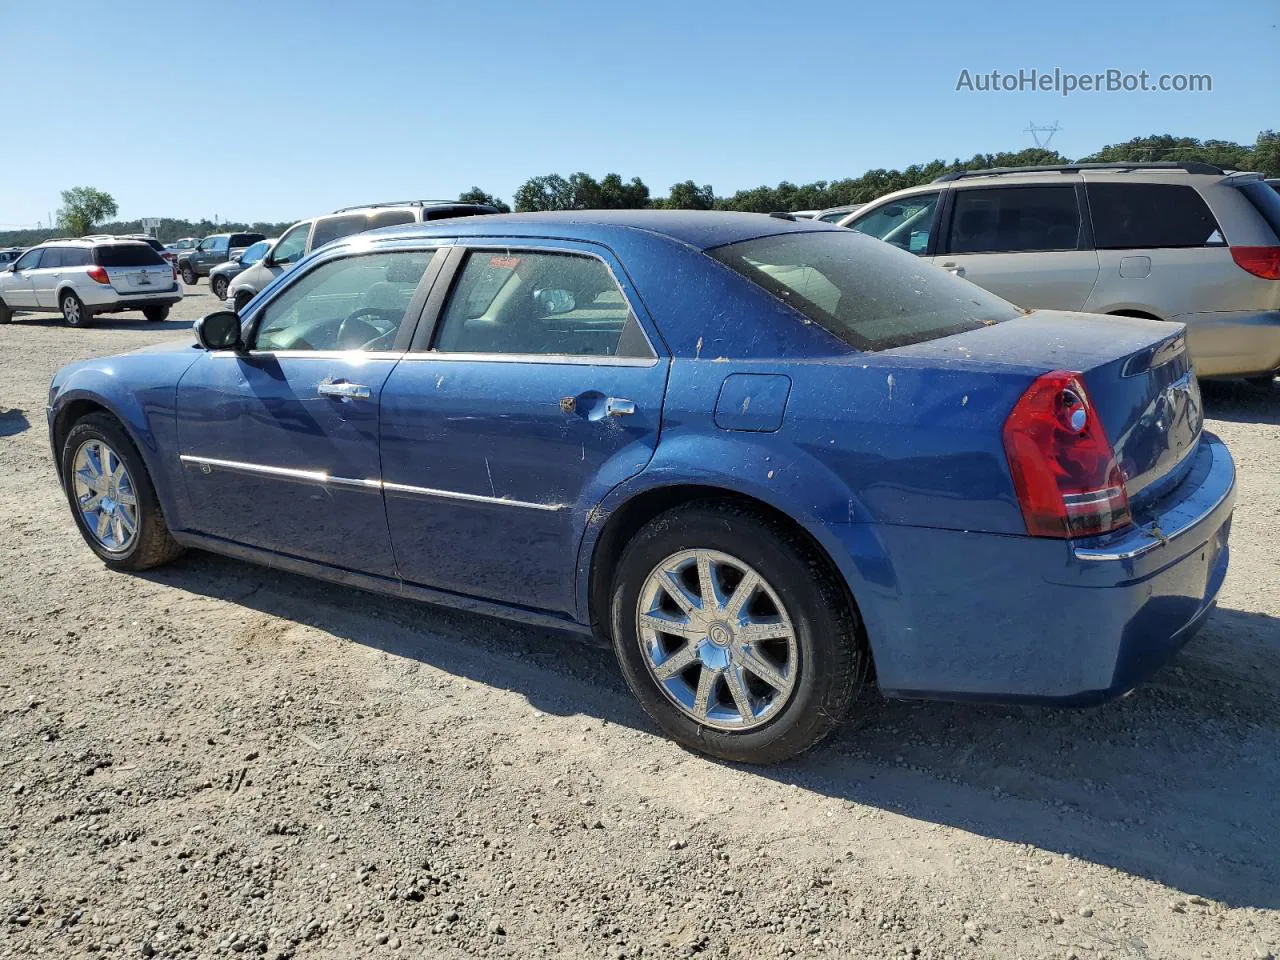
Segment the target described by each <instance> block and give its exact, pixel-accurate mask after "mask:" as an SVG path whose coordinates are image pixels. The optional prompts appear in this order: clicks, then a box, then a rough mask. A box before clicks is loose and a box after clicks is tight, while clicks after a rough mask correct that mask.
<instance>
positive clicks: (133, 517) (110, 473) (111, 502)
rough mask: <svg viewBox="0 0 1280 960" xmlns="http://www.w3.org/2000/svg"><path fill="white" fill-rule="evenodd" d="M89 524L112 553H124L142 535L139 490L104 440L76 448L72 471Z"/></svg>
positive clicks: (95, 534)
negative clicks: (139, 517) (139, 514)
mask: <svg viewBox="0 0 1280 960" xmlns="http://www.w3.org/2000/svg"><path fill="white" fill-rule="evenodd" d="M71 482H72V488H73V491H74V493H75V498H76V506H77V507H78V509H79V510H80V516H81V518H83V520H84V525H85V528H86V529H87V530H88V531H89V532H90V533H92V534H93V538H94V539H95V540H97V541H98V542H99V543H100V544H102V545H103V546H104V547H105V548H106V549H108V550H110V551H111V552H112V553H123V552H124V551H125V550H127V549H129V544H131V543H133V538H134V537H136V536H137V535H138V494H137V491H136V490H135V489H134V486H133V478H132V477H130V476H129V471H128V469H126V468H125V465H124V461H123V460H121V459H120V455H119V454H118V453H116V452H115V451H114V450H112V449H111V448H110V447H109V446H107V445H106V444H105V443H104V442H103V441H101V440H86V441H85V442H84V443H82V444H80V449H79V450H77V451H76V456H75V460H74V461H73V466H72V475H71Z"/></svg>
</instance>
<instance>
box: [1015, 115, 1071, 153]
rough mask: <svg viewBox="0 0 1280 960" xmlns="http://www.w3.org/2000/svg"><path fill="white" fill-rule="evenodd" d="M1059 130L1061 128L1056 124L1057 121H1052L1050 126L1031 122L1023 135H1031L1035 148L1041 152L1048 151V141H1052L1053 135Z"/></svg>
mask: <svg viewBox="0 0 1280 960" xmlns="http://www.w3.org/2000/svg"><path fill="white" fill-rule="evenodd" d="M1061 129H1062V127H1061V126H1060V125H1059V124H1058V121H1057V120H1055V121H1053V123H1052V124H1043V123H1036V122H1035V121H1034V120H1032V121H1031V123H1030V124H1029V125H1028V126H1027V129H1026V130H1024V131H1023V133H1029V134H1031V139H1032V140H1034V141H1035V142H1036V146H1037V147H1039V148H1040V149H1041V150H1048V149H1049V141H1050V140H1052V139H1053V135H1054V134H1055V133H1057V132H1058V131H1059V130H1061Z"/></svg>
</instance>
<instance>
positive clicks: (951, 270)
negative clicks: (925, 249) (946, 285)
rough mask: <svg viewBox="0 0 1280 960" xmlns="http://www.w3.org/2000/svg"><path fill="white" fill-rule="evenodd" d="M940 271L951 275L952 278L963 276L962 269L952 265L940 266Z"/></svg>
mask: <svg viewBox="0 0 1280 960" xmlns="http://www.w3.org/2000/svg"><path fill="white" fill-rule="evenodd" d="M942 269H943V270H945V271H947V273H949V274H951V275H952V276H953V277H963V276H964V267H961V266H957V265H956V264H954V263H944V264H943V265H942Z"/></svg>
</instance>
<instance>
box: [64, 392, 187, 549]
mask: <svg viewBox="0 0 1280 960" xmlns="http://www.w3.org/2000/svg"><path fill="white" fill-rule="evenodd" d="M62 484H63V488H64V490H65V491H66V494H67V502H68V503H69V504H70V505H71V513H72V515H73V516H74V517H75V521H76V526H77V527H78V528H79V530H80V535H81V536H83V537H84V540H85V543H87V544H89V548H90V549H91V550H93V552H94V553H96V554H97V555H98V556H99V557H100V558H101V559H102V561H103V562H104V563H105V564H106V565H107V566H108V567H111V568H112V569H116V570H145V569H147V568H148V567H155V566H159V565H160V564H162V563H168V562H169V561H170V560H173V559H174V558H175V557H177V556H178V555H179V554H181V553H182V548H181V547H180V546H178V544H177V543H175V542H174V539H173V537H172V536H170V534H169V527H168V526H167V525H166V523H165V520H164V514H163V513H162V512H161V510H160V503H159V501H158V500H157V499H156V492H155V488H154V487H153V486H152V484H151V478H150V476H148V474H147V468H146V466H145V465H144V464H143V462H142V457H141V456H140V455H139V453H138V449H137V447H135V446H134V445H133V441H132V440H130V439H129V436H128V434H126V433H125V431H124V428H123V427H121V426H120V423H119V421H117V420H116V419H115V418H114V417H112V416H110V415H109V414H105V413H93V414H90V415H88V416H86V417H84V418H82V419H81V420H80V421H78V422H77V423H76V425H75V426H73V427H72V428H71V431H70V432H69V433H68V434H67V439H66V442H65V443H64V444H63V445H62Z"/></svg>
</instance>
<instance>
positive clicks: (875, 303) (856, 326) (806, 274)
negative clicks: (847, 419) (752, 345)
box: [707, 230, 1018, 350]
mask: <svg viewBox="0 0 1280 960" xmlns="http://www.w3.org/2000/svg"><path fill="white" fill-rule="evenodd" d="M707 253H708V254H709V255H710V256H712V257H714V258H715V259H717V260H719V261H720V262H721V263H723V264H725V265H726V266H728V267H730V268H731V269H733V270H735V271H737V272H738V273H740V274H742V275H743V276H744V277H746V278H747V279H748V280H750V281H751V282H752V283H755V284H757V285H758V286H760V287H763V288H764V289H765V290H767V291H768V292H769V293H771V294H772V295H773V296H775V297H777V298H778V299H779V300H781V301H782V302H783V303H786V304H788V305H789V306H791V307H794V308H795V309H796V310H798V311H800V313H802V314H804V315H805V316H806V317H808V318H809V319H810V320H812V321H813V322H814V323H817V324H819V325H821V326H823V327H825V328H826V329H827V330H829V331H830V332H831V333H833V334H834V335H835V336H837V337H839V338H840V339H842V340H844V341H845V342H846V343H848V344H849V345H850V346H853V347H855V348H857V349H859V350H884V349H887V348H890V347H901V346H905V345H907V344H910V343H920V342H922V341H925V340H935V339H937V338H939V337H945V336H950V335H951V334H953V333H962V332H964V331H966V330H976V329H977V328H978V327H981V326H986V325H988V324H992V323H998V322H1000V321H1003V320H1010V319H1012V318H1013V317H1015V316H1017V315H1018V309H1017V307H1015V306H1013V304H1011V303H1008V302H1007V301H1005V300H1001V299H1000V298H999V297H997V296H995V295H994V294H991V293H988V292H987V291H985V290H983V289H982V288H981V287H978V286H976V285H974V284H972V283H969V282H968V281H967V280H961V279H959V278H957V277H953V276H951V274H949V273H947V272H945V271H943V270H938V269H936V268H934V267H930V266H922V265H921V264H920V263H919V261H917V260H915V259H913V258H912V257H907V256H903V254H902V252H901V251H899V250H893V249H891V248H890V247H888V246H886V245H885V244H883V243H874V242H872V241H871V240H870V239H868V238H867V237H865V236H859V235H858V234H857V233H855V232H853V231H844V230H839V231H825V230H824V231H821V232H817V231H815V232H803V233H784V234H780V235H777V236H772V237H758V238H756V239H754V240H744V241H742V242H741V243H731V244H728V245H727V246H723V247H715V248H713V249H711V250H708V251H707Z"/></svg>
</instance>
